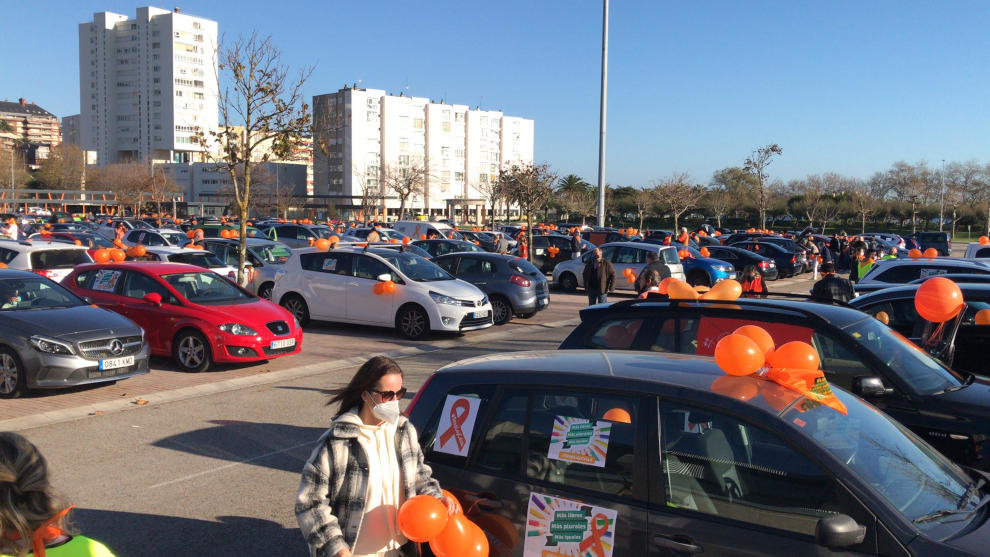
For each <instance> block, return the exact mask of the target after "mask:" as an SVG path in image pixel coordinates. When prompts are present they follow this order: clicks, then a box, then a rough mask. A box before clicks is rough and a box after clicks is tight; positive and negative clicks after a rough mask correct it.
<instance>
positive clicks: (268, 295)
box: [258, 282, 275, 301]
mask: <svg viewBox="0 0 990 557" xmlns="http://www.w3.org/2000/svg"><path fill="white" fill-rule="evenodd" d="M274 288H275V285H274V284H272V283H270V282H266V283H264V284H262V285H261V286H260V287H259V288H258V297H259V298H264V299H266V300H269V301H270V300H271V299H272V289H274Z"/></svg>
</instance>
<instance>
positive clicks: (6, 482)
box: [0, 432, 113, 557]
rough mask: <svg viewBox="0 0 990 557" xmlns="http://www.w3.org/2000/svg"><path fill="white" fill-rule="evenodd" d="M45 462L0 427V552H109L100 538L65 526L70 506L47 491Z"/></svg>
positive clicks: (100, 555)
mask: <svg viewBox="0 0 990 557" xmlns="http://www.w3.org/2000/svg"><path fill="white" fill-rule="evenodd" d="M51 491H52V490H51V485H50V482H49V477H48V463H47V462H46V461H45V457H43V456H42V455H41V452H40V451H38V448H37V447H35V446H34V445H33V444H32V443H31V442H30V441H28V440H27V439H25V438H24V437H22V436H20V435H18V434H16V433H11V432H0V555H6V556H16V557H26V556H27V555H31V556H32V557H46V556H47V557H113V553H111V552H110V550H109V549H107V547H106V546H105V545H103V544H102V543H100V542H98V541H96V540H93V539H90V538H87V537H86V536H79V535H72V534H70V533H69V532H68V531H67V530H66V527H65V521H66V515H67V514H69V511H70V510H71V509H72V507H71V506H70V507H67V508H64V507H62V506H61V505H60V504H59V503H58V502H57V501H56V500H55V497H54V496H53V495H52V492H51Z"/></svg>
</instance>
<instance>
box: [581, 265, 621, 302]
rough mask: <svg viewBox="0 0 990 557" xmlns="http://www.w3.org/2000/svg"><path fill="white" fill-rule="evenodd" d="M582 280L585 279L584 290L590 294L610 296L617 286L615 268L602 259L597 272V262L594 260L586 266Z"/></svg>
mask: <svg viewBox="0 0 990 557" xmlns="http://www.w3.org/2000/svg"><path fill="white" fill-rule="evenodd" d="M582 278H583V279H584V288H585V290H587V291H588V292H597V293H599V294H608V293H609V292H611V291H612V286H613V285H614V284H615V267H612V264H611V263H609V262H608V261H605V260H604V259H602V260H601V262H600V263H599V264H598V269H597V271H596V269H595V262H594V260H592V261H589V262H588V263H587V264H585V266H584V274H583V275H582Z"/></svg>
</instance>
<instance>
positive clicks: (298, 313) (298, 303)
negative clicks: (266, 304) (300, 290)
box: [279, 294, 309, 326]
mask: <svg viewBox="0 0 990 557" xmlns="http://www.w3.org/2000/svg"><path fill="white" fill-rule="evenodd" d="M279 305H281V306H282V307H284V308H285V309H286V311H288V312H289V313H291V314H292V316H293V317H295V318H296V321H299V325H300V326H303V325H308V324H309V307H308V306H306V300H303V299H302V296H299V295H298V294H289V295H287V296H285V297H283V298H282V302H281V303H280V304H279Z"/></svg>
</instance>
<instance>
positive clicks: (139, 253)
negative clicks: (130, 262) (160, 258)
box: [127, 244, 148, 257]
mask: <svg viewBox="0 0 990 557" xmlns="http://www.w3.org/2000/svg"><path fill="white" fill-rule="evenodd" d="M147 253H148V250H147V249H146V248H145V247H144V246H142V245H141V244H138V245H136V246H132V247H130V248H128V249H127V255H129V256H131V257H144V256H145V255H146V254H147Z"/></svg>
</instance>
